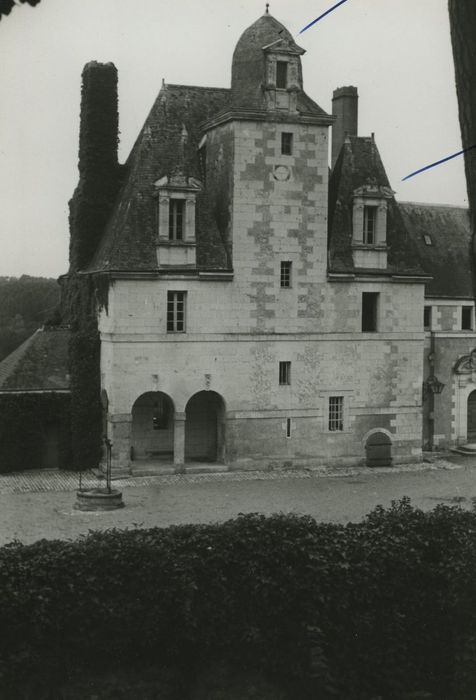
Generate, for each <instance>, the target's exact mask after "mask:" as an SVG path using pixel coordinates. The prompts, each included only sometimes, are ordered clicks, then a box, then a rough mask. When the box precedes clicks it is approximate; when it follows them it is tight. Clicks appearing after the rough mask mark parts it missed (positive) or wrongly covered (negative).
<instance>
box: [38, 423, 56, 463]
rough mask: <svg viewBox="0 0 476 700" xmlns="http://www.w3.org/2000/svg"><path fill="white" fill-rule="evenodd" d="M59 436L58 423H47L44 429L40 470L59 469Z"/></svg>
mask: <svg viewBox="0 0 476 700" xmlns="http://www.w3.org/2000/svg"><path fill="white" fill-rule="evenodd" d="M59 435H60V429H59V425H58V423H48V425H47V426H46V429H45V438H44V443H43V459H42V464H41V467H42V469H59V468H60V466H61V465H60V458H59Z"/></svg>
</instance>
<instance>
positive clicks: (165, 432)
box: [131, 391, 175, 461]
mask: <svg viewBox="0 0 476 700" xmlns="http://www.w3.org/2000/svg"><path fill="white" fill-rule="evenodd" d="M174 412H175V411H174V405H173V402H172V399H171V398H170V396H168V395H167V394H164V393H163V392H162V391H148V392H147V393H146V394H142V396H139V398H138V399H137V401H136V402H135V403H134V405H133V407H132V435H131V460H154V461H155V460H159V461H172V459H173V454H174Z"/></svg>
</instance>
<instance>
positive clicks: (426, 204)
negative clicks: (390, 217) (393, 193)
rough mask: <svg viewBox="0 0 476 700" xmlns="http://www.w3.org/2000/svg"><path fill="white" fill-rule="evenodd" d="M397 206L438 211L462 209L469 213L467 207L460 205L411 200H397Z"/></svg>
mask: <svg viewBox="0 0 476 700" xmlns="http://www.w3.org/2000/svg"><path fill="white" fill-rule="evenodd" d="M398 203H399V204H412V205H413V206H417V207H438V208H439V209H463V210H464V211H469V207H465V206H463V205H462V204H443V203H436V202H414V201H411V200H401V199H399V200H398Z"/></svg>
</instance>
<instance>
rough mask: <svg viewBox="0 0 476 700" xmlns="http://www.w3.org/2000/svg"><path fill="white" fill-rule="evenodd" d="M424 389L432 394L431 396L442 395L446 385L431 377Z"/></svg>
mask: <svg viewBox="0 0 476 700" xmlns="http://www.w3.org/2000/svg"><path fill="white" fill-rule="evenodd" d="M424 388H425V389H426V390H427V391H428V392H429V393H430V394H441V392H442V391H443V389H444V388H445V385H444V384H443V382H440V381H439V379H437V377H435V376H433V377H429V378H428V379H427V380H426V382H425V384H424Z"/></svg>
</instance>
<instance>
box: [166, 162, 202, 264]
mask: <svg viewBox="0 0 476 700" xmlns="http://www.w3.org/2000/svg"><path fill="white" fill-rule="evenodd" d="M154 185H155V190H156V192H155V197H156V198H157V262H158V265H159V267H165V268H171V267H180V268H183V267H195V264H196V254H195V251H196V238H195V206H196V199H197V195H198V193H199V192H200V190H201V188H202V184H201V182H199V181H198V180H196V179H195V178H192V177H186V176H185V175H183V174H182V173H180V172H176V173H174V174H173V175H172V176H170V177H169V176H167V175H166V176H164V177H162V178H160V180H157V181H156V182H155V183H154Z"/></svg>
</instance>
